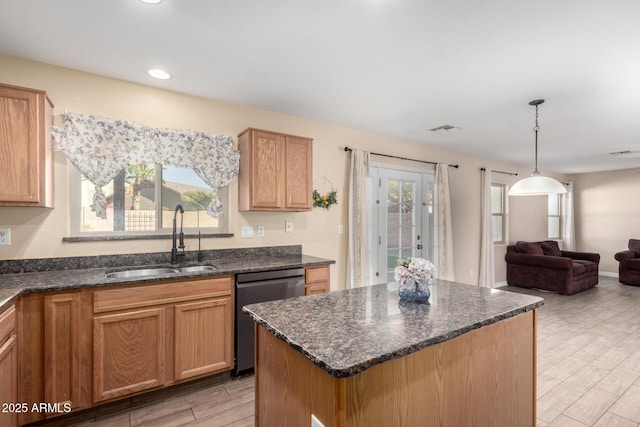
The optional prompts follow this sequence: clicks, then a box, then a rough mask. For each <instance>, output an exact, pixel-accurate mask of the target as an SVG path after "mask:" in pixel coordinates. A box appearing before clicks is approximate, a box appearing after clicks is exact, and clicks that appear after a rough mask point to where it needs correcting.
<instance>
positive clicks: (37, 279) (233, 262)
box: [0, 250, 335, 312]
mask: <svg viewBox="0 0 640 427" xmlns="http://www.w3.org/2000/svg"><path fill="white" fill-rule="evenodd" d="M211 253H213V251H212V252H211ZM220 253H223V254H224V252H220ZM243 254H244V255H243ZM209 255H210V254H209ZM121 258H122V261H121V264H118V265H110V266H108V267H97V268H71V269H63V270H49V271H37V272H23V273H5V274H0V312H1V311H3V310H4V308H5V306H6V305H8V304H9V303H11V302H12V301H14V300H15V299H16V298H17V297H18V296H19V295H21V294H24V293H30V292H48V291H62V290H69V289H80V288H88V287H99V286H114V285H122V284H127V283H130V284H133V283H136V284H137V283H148V282H157V281H159V280H174V279H185V278H192V277H206V276H220V275H225V274H237V273H247V272H256V271H268V270H280V269H286V268H300V267H309V266H314V265H326V264H334V263H335V261H333V260H329V259H324V258H318V257H314V256H310V255H303V254H295V253H293V254H287V253H282V254H265V253H261V252H260V251H256V250H253V251H252V250H249V252H246V253H240V254H239V253H237V250H236V251H235V252H233V254H232V255H231V254H229V253H227V254H226V256H224V255H223V256H216V257H214V258H210V259H207V258H205V259H204V260H203V261H201V262H194V261H186V262H183V263H180V264H179V266H178V267H184V266H191V265H210V266H213V267H214V268H215V270H213V271H205V272H198V273H194V272H179V273H173V274H167V275H157V276H144V277H130V278H107V277H106V274H107V273H109V272H112V271H121V270H127V269H140V268H152V267H170V268H177V267H176V266H171V265H170V264H169V263H162V264H152V265H150V264H145V263H139V262H136V259H133V258H131V257H130V256H126V255H123V256H122V257H121ZM40 262H42V263H46V259H44V260H41V261H40ZM49 263H50V264H51V263H52V262H49ZM110 263H111V264H114V262H113V261H111V262H110ZM43 268H44V267H43Z"/></svg>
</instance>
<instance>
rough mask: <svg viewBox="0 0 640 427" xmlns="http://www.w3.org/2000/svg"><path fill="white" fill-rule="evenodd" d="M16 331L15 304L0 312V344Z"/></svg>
mask: <svg viewBox="0 0 640 427" xmlns="http://www.w3.org/2000/svg"><path fill="white" fill-rule="evenodd" d="M15 333H16V308H15V306H14V305H12V306H11V307H9V308H8V309H6V310H5V311H4V313H2V314H0V345H2V344H4V342H5V341H6V340H7V339H9V337H10V336H11V335H15Z"/></svg>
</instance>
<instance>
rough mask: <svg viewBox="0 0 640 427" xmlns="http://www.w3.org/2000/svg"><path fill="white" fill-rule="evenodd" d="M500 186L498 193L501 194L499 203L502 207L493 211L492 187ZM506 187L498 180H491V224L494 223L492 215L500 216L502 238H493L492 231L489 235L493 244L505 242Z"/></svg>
mask: <svg viewBox="0 0 640 427" xmlns="http://www.w3.org/2000/svg"><path fill="white" fill-rule="evenodd" d="M494 187H495V188H500V194H501V199H502V200H501V202H502V203H500V205H501V207H502V209H501V212H500V213H494V212H493V188H494ZM506 189H507V186H506V184H501V183H498V182H492V183H491V218H492V222H491V223H492V224H495V221H494V220H493V217H500V218H501V224H502V233H501V234H502V240H493V233H492V236H491V240H492V241H493V244H494V245H504V244H505V243H506V242H507V197H506Z"/></svg>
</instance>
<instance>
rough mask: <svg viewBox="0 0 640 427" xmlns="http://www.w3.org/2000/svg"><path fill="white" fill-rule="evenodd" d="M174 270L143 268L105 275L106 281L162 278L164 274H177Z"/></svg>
mask: <svg viewBox="0 0 640 427" xmlns="http://www.w3.org/2000/svg"><path fill="white" fill-rule="evenodd" d="M178 272H179V271H178V270H176V269H174V268H143V269H139V270H124V271H113V272H111V273H107V274H106V277H107V278H108V279H128V278H131V277H147V276H163V275H165V274H177V273H178Z"/></svg>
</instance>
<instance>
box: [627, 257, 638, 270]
mask: <svg viewBox="0 0 640 427" xmlns="http://www.w3.org/2000/svg"><path fill="white" fill-rule="evenodd" d="M627 268H628V269H630V270H640V258H632V259H630V260H629V261H627Z"/></svg>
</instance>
